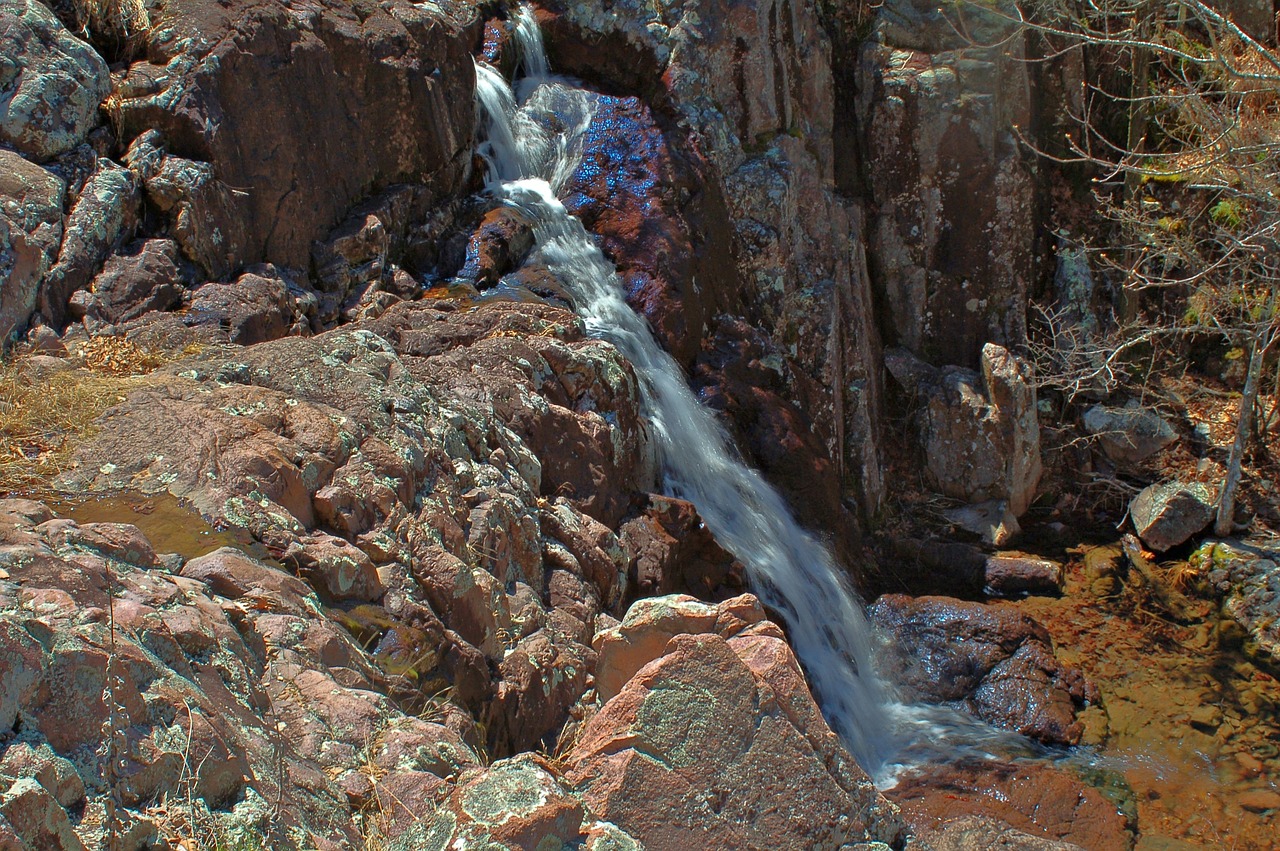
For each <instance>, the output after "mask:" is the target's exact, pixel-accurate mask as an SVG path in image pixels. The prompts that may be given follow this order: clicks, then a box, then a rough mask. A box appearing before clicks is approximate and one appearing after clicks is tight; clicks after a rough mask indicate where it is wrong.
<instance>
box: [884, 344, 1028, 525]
mask: <svg viewBox="0 0 1280 851" xmlns="http://www.w3.org/2000/svg"><path fill="white" fill-rule="evenodd" d="M885 366H886V367H887V368H888V370H889V372H890V374H891V375H893V377H894V379H895V380H896V381H897V383H898V384H899V385H900V386H901V387H902V388H903V389H904V390H905V391H906V392H907V393H908V394H909V395H911V396H912V397H914V398H915V399H916V400H917V402H918V403H919V404H922V405H923V408H924V410H923V413H922V416H920V417H919V418H918V419H917V423H918V436H917V440H918V442H919V446H920V449H921V451H922V452H923V453H924V456H925V474H926V476H927V478H928V481H929V484H930V485H931V486H932V487H933V488H935V489H936V490H937V492H938V493H942V494H945V495H947V496H951V497H954V498H956V499H960V500H963V501H965V502H970V503H974V502H986V501H999V502H1002V503H1004V508H1005V509H1006V510H1007V511H1008V512H1009V513H1010V514H1012V515H1013V516H1015V517H1016V516H1018V515H1021V514H1022V513H1023V512H1025V511H1026V510H1027V507H1028V506H1029V505H1030V504H1031V501H1032V500H1033V499H1034V498H1035V495H1036V485H1037V484H1039V481H1040V474H1041V471H1042V465H1041V461H1040V422H1039V417H1038V414H1037V411H1036V391H1035V383H1034V380H1033V376H1032V373H1031V369H1030V367H1029V366H1028V365H1027V364H1026V363H1025V362H1024V361H1023V360H1022V359H1020V358H1018V357H1017V356H1015V355H1013V354H1012V353H1010V352H1009V351H1008V350H1006V349H1004V348H1002V347H1000V346H997V345H995V344H993V343H988V344H987V345H985V346H983V348H982V371H981V373H978V372H974V371H973V370H968V369H964V368H961V367H954V366H951V367H945V368H943V369H937V368H934V367H932V366H930V365H929V364H927V363H924V362H923V361H921V360H920V359H919V358H917V357H916V356H915V355H914V354H912V353H911V352H908V351H906V350H904V349H892V350H890V351H889V352H887V353H886V354H885Z"/></svg>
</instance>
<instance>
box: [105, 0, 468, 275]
mask: <svg viewBox="0 0 1280 851" xmlns="http://www.w3.org/2000/svg"><path fill="white" fill-rule="evenodd" d="M473 25H474V15H473V13H472V11H471V9H470V7H469V6H467V5H466V4H464V3H449V4H444V5H439V4H435V5H431V6H423V5H418V4H413V3H409V2H396V3H392V4H377V3H356V4H354V5H352V4H349V3H338V2H329V0H315V2H307V3H304V4H302V5H298V4H286V3H283V2H277V0H271V2H265V3H232V4H225V3H218V2H213V0H170V2H167V3H165V4H164V6H163V7H161V8H160V9H159V10H157V11H155V12H153V13H152V19H151V27H150V28H149V29H148V30H147V32H146V34H145V44H144V45H143V50H144V53H145V57H144V58H142V59H141V60H140V61H137V62H134V63H133V64H132V65H131V66H130V67H129V68H128V70H127V71H126V73H125V74H124V76H123V78H122V79H121V80H120V81H119V83H118V84H117V87H116V92H115V94H114V103H113V110H114V111H115V114H116V123H117V126H118V127H119V128H120V132H121V134H122V136H123V138H124V140H125V141H128V140H131V139H133V138H134V137H135V136H138V135H140V134H142V133H143V132H145V131H152V130H154V131H158V132H159V136H160V138H161V140H162V143H163V145H164V149H165V150H166V151H167V153H168V154H170V155H172V157H174V158H178V159H180V160H185V161H188V162H189V163H191V165H190V166H187V168H188V169H191V170H194V171H193V173H192V175H191V177H190V178H182V179H180V180H179V181H178V182H179V184H180V185H186V186H189V187H191V188H192V189H193V190H194V192H195V194H193V195H191V196H190V197H189V201H188V202H187V206H186V207H185V213H184V214H185V215H186V216H188V217H189V218H190V220H192V221H193V222H199V221H201V220H210V221H212V222H216V223H217V224H218V225H219V226H220V227H219V233H218V234H216V235H215V236H214V239H215V247H216V248H217V253H216V254H209V255H206V256H193V257H192V258H191V259H193V260H195V261H197V262H201V263H202V265H205V267H206V272H207V273H208V274H210V275H211V276H213V277H215V278H216V277H223V276H225V275H227V274H229V273H231V272H234V271H236V270H237V269H238V268H239V267H240V266H243V265H246V264H250V263H255V262H273V263H278V264H280V265H282V266H288V267H294V268H298V269H306V268H307V267H308V266H309V264H310V261H311V247H312V242H314V241H316V240H322V239H324V238H325V236H326V235H327V234H328V233H329V231H330V230H332V229H333V228H335V227H337V226H338V225H339V224H341V223H342V221H343V219H344V218H346V216H347V215H348V213H349V212H350V211H351V210H352V208H353V207H355V206H356V205H357V204H359V203H360V202H362V201H365V200H366V199H368V198H370V197H372V196H373V195H374V194H376V193H378V192H381V191H382V190H384V189H386V188H387V187H389V186H391V185H393V184H398V183H413V184H416V185H418V186H420V187H423V191H427V192H430V193H434V197H436V198H442V197H444V196H447V195H448V194H450V193H453V192H456V191H457V190H458V189H459V188H460V187H461V181H462V178H463V175H464V174H465V172H466V169H467V168H468V167H469V164H470V163H469V150H470V147H471V138H472V126H473V121H474V117H473V109H472V106H471V94H472V90H473V87H474V73H473V70H472V64H471V58H470V55H469V51H468V41H469V38H468V37H467V35H466V32H467V30H466V28H467V27H469V26H473ZM176 165H177V163H175V164H174V165H173V166H166V167H170V168H172V167H175V166H176ZM202 169H207V170H209V175H208V177H207V178H205V177H201V176H200V174H199V172H200V170H202ZM320 177H322V179H317V178H320ZM206 181H211V182H210V183H209V185H207V186H205V182H206ZM201 187H204V188H201ZM180 225H181V220H180V218H172V219H171V220H170V227H171V228H176V229H180ZM175 236H176V234H175ZM182 241H183V240H182V239H179V242H182ZM184 248H185V249H187V250H188V251H190V250H191V244H190V243H188V244H187V245H184Z"/></svg>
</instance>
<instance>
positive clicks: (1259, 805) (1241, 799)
mask: <svg viewBox="0 0 1280 851" xmlns="http://www.w3.org/2000/svg"><path fill="white" fill-rule="evenodd" d="M1236 802H1237V803H1238V804H1240V806H1241V807H1243V808H1244V809H1246V810H1248V811H1249V812H1251V813H1262V812H1266V811H1267V810H1280V792H1277V791H1275V790H1274V789H1254V790H1251V791H1248V792H1241V793H1240V794H1239V795H1238V796H1236Z"/></svg>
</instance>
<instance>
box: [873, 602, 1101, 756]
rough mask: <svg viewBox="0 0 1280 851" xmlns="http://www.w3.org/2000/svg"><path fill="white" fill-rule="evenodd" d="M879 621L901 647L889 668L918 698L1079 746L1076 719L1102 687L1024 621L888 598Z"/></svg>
mask: <svg viewBox="0 0 1280 851" xmlns="http://www.w3.org/2000/svg"><path fill="white" fill-rule="evenodd" d="M870 615H871V618H872V620H873V622H874V623H875V624H876V625H877V626H878V627H879V628H880V629H882V630H884V631H885V632H886V633H887V634H888V635H890V636H892V637H893V639H894V640H895V642H896V646H895V647H894V648H893V649H891V650H890V657H891V658H890V660H889V661H888V663H887V665H886V670H887V671H888V672H889V674H890V675H891V676H892V677H893V679H894V680H895V681H896V682H898V683H900V684H901V685H902V686H903V687H904V688H906V689H908V690H909V692H910V693H911V694H913V695H914V696H915V697H917V698H918V699H920V700H924V701H926V702H931V703H946V704H951V705H957V706H961V707H963V708H965V709H966V710H968V711H970V712H972V713H973V714H974V715H977V716H978V717H979V718H982V719H983V720H985V721H987V722H989V723H991V724H993V725H995V726H997V727H1002V728H1004V729H1007V730H1013V731H1015V732H1018V733H1021V734H1023V735H1025V736H1029V737H1031V738H1033V739H1037V740H1039V741H1042V742H1048V743H1056V744H1076V743H1078V742H1079V741H1080V739H1081V737H1082V735H1083V732H1084V731H1083V726H1082V725H1081V724H1080V723H1079V722H1078V721H1077V719H1076V713H1077V712H1078V711H1079V710H1080V709H1082V708H1083V707H1084V706H1085V705H1087V703H1088V702H1089V701H1096V700H1097V696H1098V693H1097V689H1096V688H1095V687H1094V686H1093V685H1092V684H1090V683H1089V682H1088V681H1087V680H1085V678H1084V676H1083V675H1082V674H1081V673H1080V672H1079V671H1078V670H1075V669H1073V668H1068V667H1066V666H1065V665H1063V664H1062V663H1061V662H1059V661H1058V659H1057V657H1055V656H1054V651H1053V643H1052V641H1051V640H1050V638H1049V633H1048V632H1046V631H1045V629H1044V627H1043V626H1041V625H1040V624H1038V623H1036V622H1035V621H1034V620H1032V619H1031V618H1030V617H1028V616H1026V615H1020V614H1017V613H1015V612H1013V611H1010V610H1007V609H997V608H992V607H989V606H985V605H984V604H982V603H970V602H964V601H961V600H955V599H951V598H948V597H904V596H902V595H892V594H891V595H885V596H883V597H881V598H880V599H879V600H877V601H876V602H875V604H874V605H873V606H872V607H871V610H870Z"/></svg>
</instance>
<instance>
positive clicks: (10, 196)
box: [0, 4, 66, 348]
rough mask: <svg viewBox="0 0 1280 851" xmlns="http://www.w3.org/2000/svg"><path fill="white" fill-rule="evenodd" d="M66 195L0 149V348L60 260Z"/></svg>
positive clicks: (55, 180)
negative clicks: (59, 251) (59, 252)
mask: <svg viewBox="0 0 1280 851" xmlns="http://www.w3.org/2000/svg"><path fill="white" fill-rule="evenodd" d="M37 5H38V4H37ZM65 198H66V183H65V182H64V181H63V180H62V179H61V178H60V177H58V176H57V175H56V174H54V173H53V172H51V171H48V170H47V169H44V168H41V167H40V166H38V165H36V164H34V163H31V162H28V161H27V160H25V159H23V158H22V157H20V156H18V155H17V154H16V153H14V152H13V151H6V150H4V149H0V348H3V347H4V345H5V344H6V343H7V342H8V341H9V338H10V337H11V336H12V335H13V334H14V333H15V332H16V331H20V330H21V329H22V328H23V327H24V326H25V325H26V324H27V320H28V318H29V317H30V316H31V314H32V312H33V311H34V310H35V308H36V305H37V304H38V299H39V292H40V289H39V288H40V282H41V280H43V278H44V276H45V275H46V274H48V271H49V269H51V268H52V267H53V264H54V263H55V262H56V261H57V257H58V248H59V246H61V244H62V205H63V202H64V200H65Z"/></svg>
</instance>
